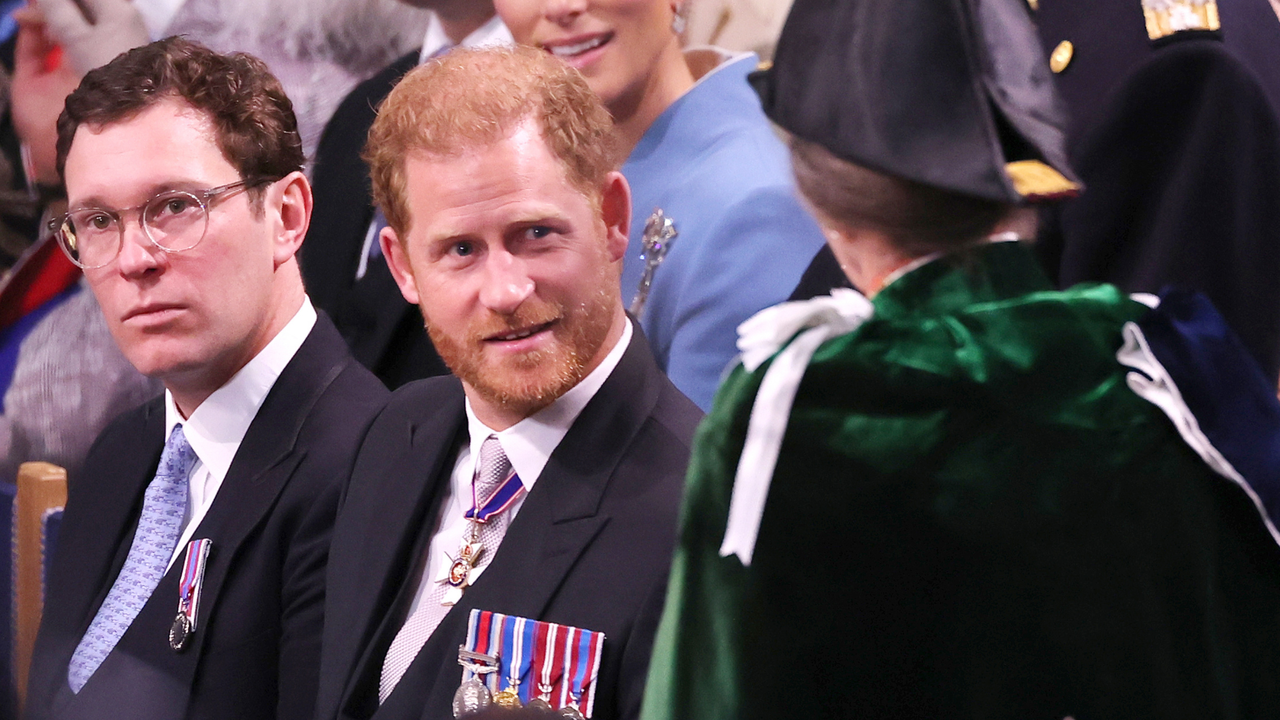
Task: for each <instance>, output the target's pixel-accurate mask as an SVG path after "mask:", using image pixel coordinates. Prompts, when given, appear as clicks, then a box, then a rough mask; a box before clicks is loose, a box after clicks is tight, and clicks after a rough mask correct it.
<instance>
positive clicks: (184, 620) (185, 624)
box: [169, 613, 191, 652]
mask: <svg viewBox="0 0 1280 720" xmlns="http://www.w3.org/2000/svg"><path fill="white" fill-rule="evenodd" d="M190 638H191V618H189V617H187V614H186V613H178V617H176V618H174V619H173V626H172V627H170V628H169V647H171V648H173V651H174V652H182V648H184V647H186V646H187V640H188V639H190Z"/></svg>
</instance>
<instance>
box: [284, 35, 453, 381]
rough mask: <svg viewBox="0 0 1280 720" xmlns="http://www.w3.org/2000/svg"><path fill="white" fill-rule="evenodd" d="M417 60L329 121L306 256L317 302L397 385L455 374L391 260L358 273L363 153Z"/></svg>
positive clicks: (406, 61)
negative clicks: (384, 107) (384, 106)
mask: <svg viewBox="0 0 1280 720" xmlns="http://www.w3.org/2000/svg"><path fill="white" fill-rule="evenodd" d="M417 64H418V52H417V51H414V52H412V53H409V54H408V55H405V56H404V57H402V58H400V59H399V60H396V61H395V62H394V63H392V64H391V65H390V66H389V67H387V68H386V69H384V70H383V71H382V72H380V73H378V74H377V75H375V76H373V77H372V78H369V79H368V80H366V81H364V82H363V83H361V84H359V85H357V86H356V88H355V89H354V90H352V91H351V93H350V94H348V95H347V97H346V98H345V99H344V100H343V101H342V104H341V105H339V106H338V109H337V110H336V111H335V112H334V114H333V118H331V119H330V120H329V124H328V125H326V126H325V130H324V134H323V135H322V136H321V137H320V145H319V147H318V148H317V150H316V162H315V171H314V173H313V175H314V176H315V182H314V184H313V186H312V189H313V192H314V193H315V211H314V213H313V214H312V217H311V228H310V229H309V230H308V231H307V240H306V242H305V243H303V245H302V250H301V252H300V255H299V259H300V263H301V265H302V277H303V280H304V281H305V282H306V284H307V292H308V293H309V294H310V295H311V299H312V301H313V302H314V303H315V304H316V307H318V308H321V309H323V310H324V311H326V312H328V313H329V314H330V315H332V316H333V319H334V323H335V324H336V325H337V326H338V330H339V332H341V333H342V336H343V337H345V338H346V339H347V342H348V343H349V344H350V346H351V352H352V354H354V355H355V356H356V359H357V360H359V361H360V362H361V363H363V364H364V366H365V367H367V368H369V369H370V370H372V371H373V372H374V374H375V375H377V376H378V377H379V378H380V379H381V380H382V381H383V382H384V383H386V384H387V386H389V387H391V388H396V387H399V386H400V385H403V384H404V383H406V382H408V381H410V380H417V379H419V378H424V377H430V376H433V375H444V374H447V373H448V372H449V371H448V368H446V367H445V365H444V362H443V361H441V360H440V356H439V355H437V354H436V351H435V348H434V347H433V346H432V345H431V341H430V340H429V339H428V338H427V334H426V332H425V331H424V330H423V329H422V316H421V315H419V314H418V309H417V307H415V306H413V305H411V304H409V303H408V302H406V301H405V299H404V297H403V296H402V295H401V294H400V289H399V288H398V287H397V286H396V283H395V279H394V278H392V277H391V271H390V270H389V269H387V263H386V261H385V260H383V259H382V258H380V257H379V258H378V259H375V260H373V261H371V262H370V263H369V268H368V270H367V271H366V273H365V275H364V277H362V278H361V279H360V280H359V281H357V280H356V279H355V278H356V267H357V266H358V265H359V263H360V250H361V248H362V247H363V245H364V239H365V234H366V233H367V232H368V230H369V223H370V222H372V221H373V212H374V209H373V200H372V190H371V185H370V181H369V168H368V166H367V165H365V162H364V160H362V159H361V158H360V153H361V152H362V151H363V149H364V144H365V140H366V139H367V138H368V136H369V128H370V127H372V126H373V121H374V118H375V117H377V112H376V108H377V107H378V105H379V104H380V103H381V102H382V101H383V100H384V99H385V98H386V97H387V94H388V93H390V92H391V88H393V87H395V84H396V83H397V82H399V81H400V78H402V77H404V75H405V73H407V72H409V71H410V70H412V69H413V68H414V67H415V66H417Z"/></svg>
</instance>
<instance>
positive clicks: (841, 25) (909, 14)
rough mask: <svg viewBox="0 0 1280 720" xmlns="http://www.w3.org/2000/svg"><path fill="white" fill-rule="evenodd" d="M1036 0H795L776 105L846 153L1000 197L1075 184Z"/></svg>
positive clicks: (769, 83) (776, 81)
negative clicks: (1036, 21)
mask: <svg viewBox="0 0 1280 720" xmlns="http://www.w3.org/2000/svg"><path fill="white" fill-rule="evenodd" d="M1029 13H1030V8H1029V7H1028V6H1027V4H1026V2H1025V0H796V2H795V5H794V6H793V7H792V9H791V14H790V16H788V18H787V23H786V26H785V27H784V28H783V31H782V36H781V38H780V39H779V42H778V49H777V53H776V55H775V56H774V63H773V66H772V68H770V69H769V70H767V71H765V72H762V73H758V74H757V76H756V77H755V78H754V79H753V82H754V83H755V85H756V88H757V90H758V91H759V92H760V95H761V100H762V102H763V105H764V110H765V112H766V113H767V114H768V115H769V117H770V118H771V119H772V120H773V121H774V122H776V123H777V124H778V125H780V126H781V127H782V128H783V129H785V130H787V131H788V132H790V133H792V134H794V135H796V136H798V137H800V138H802V139H805V140H809V141H811V142H815V143H818V144H820V145H822V146H824V147H825V148H827V149H828V150H830V151H831V152H832V153H834V154H835V155H836V156H838V157H841V158H843V159H845V160H849V161H851V162H854V163H857V164H859V165H863V166H865V167H869V168H872V169H874V170H878V171H880V172H883V173H886V174H889V175H893V176H896V177H901V178H905V179H908V180H914V181H916V182H920V183H923V184H926V185H930V186H933V187H937V188H941V189H944V190H950V191H953V192H957V193H961V194H964V195H971V196H975V197H982V198H987V199H990V200H996V201H1001V202H1013V203H1017V202H1022V201H1024V200H1027V199H1035V198H1043V197H1054V196H1061V195H1068V194H1073V193H1074V192H1076V191H1078V190H1079V185H1078V183H1077V181H1076V180H1075V177H1074V175H1073V173H1072V171H1071V169H1070V167H1069V166H1068V165H1067V161H1066V153H1065V151H1064V147H1065V127H1066V121H1065V117H1064V112H1063V109H1062V105H1061V103H1060V102H1059V100H1058V98H1057V96H1056V95H1054V89H1053V81H1052V79H1051V76H1050V72H1049V68H1048V64H1047V62H1046V60H1045V57H1044V53H1043V51H1042V49H1041V45H1040V39H1039V37H1038V36H1037V34H1036V30H1035V28H1034V26H1033V25H1032V22H1031V18H1030V16H1029Z"/></svg>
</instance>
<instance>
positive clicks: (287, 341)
mask: <svg viewBox="0 0 1280 720" xmlns="http://www.w3.org/2000/svg"><path fill="white" fill-rule="evenodd" d="M315 324H316V310H315V308H314V307H313V306H312V305H311V299H310V298H307V297H305V296H304V297H303V300H302V307H300V308H298V312H296V313H294V315H293V319H291V320H290V321H289V322H288V323H287V324H286V325H285V326H284V328H282V329H281V330H280V332H279V333H277V334H276V336H275V337H274V338H272V339H271V342H269V343H267V346H266V347H264V348H262V350H261V351H260V352H259V353H258V354H257V355H255V356H254V358H253V359H252V360H250V361H249V362H248V364H246V365H245V366H244V367H242V368H240V371H239V372H237V373H236V374H235V375H233V376H232V377H231V379H230V380H228V381H227V382H226V384H225V385H223V386H222V387H220V388H218V389H217V390H215V391H214V392H213V394H212V395H210V396H209V397H208V398H207V399H206V400H205V401H204V402H202V403H200V407H197V408H196V409H195V412H193V413H191V417H189V418H187V419H186V420H183V419H182V415H181V414H180V413H179V412H178V406H177V405H176V404H175V403H174V401H173V394H172V393H170V392H169V391H168V390H165V392H164V436H165V437H166V438H168V437H169V434H170V433H172V432H173V426H174V425H177V424H178V423H182V430H183V433H184V434H185V435H186V437H187V442H188V443H190V444H191V449H192V450H194V451H195V453H196V457H198V458H200V462H202V463H204V466H205V467H206V468H207V469H208V470H209V472H210V473H212V474H214V475H215V476H217V477H219V478H222V477H226V474H227V470H228V469H229V468H230V467H231V461H232V459H233V458H235V456H236V451H237V450H239V448H240V441H241V440H243V439H244V435H245V433H246V432H248V430H249V423H251V422H253V418H254V416H255V415H257V414H258V409H259V408H261V407H262V403H263V401H264V400H266V398H267V393H269V392H271V387H272V386H273V385H275V383H276V380H277V379H278V378H279V377H280V373H282V372H284V368H285V366H286V365H288V364H289V361H290V360H292V359H293V356H294V354H295V353H297V352H298V348H299V347H301V346H302V342H303V341H304V340H306V339H307V335H309V334H310V333H311V328H312V327H314V326H315Z"/></svg>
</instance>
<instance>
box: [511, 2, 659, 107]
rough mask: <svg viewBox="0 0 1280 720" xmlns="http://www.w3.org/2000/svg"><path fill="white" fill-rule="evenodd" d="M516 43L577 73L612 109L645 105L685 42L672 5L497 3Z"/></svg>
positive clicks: (656, 3)
mask: <svg viewBox="0 0 1280 720" xmlns="http://www.w3.org/2000/svg"><path fill="white" fill-rule="evenodd" d="M494 5H495V7H496V8H497V10H498V14H499V15H500V16H501V17H502V20H503V22H504V23H506V25H507V27H508V28H510V30H511V34H512V35H513V36H514V37H515V39H516V41H517V42H519V43H522V44H525V45H533V46H536V47H540V48H542V49H544V50H546V51H547V52H550V53H551V54H553V55H555V56H557V57H559V58H561V59H563V60H564V61H565V62H566V63H568V64H569V65H571V66H573V67H574V68H577V69H578V71H579V72H581V73H582V75H583V76H584V77H585V78H586V79H587V83H588V84H590V86H591V89H592V90H594V91H595V92H596V94H597V95H599V96H600V98H601V100H603V101H604V104H605V106H606V107H608V108H609V109H610V111H612V112H613V113H614V115H615V116H617V115H618V114H619V112H618V109H619V108H626V107H635V106H637V105H639V104H641V100H642V99H643V97H644V95H645V93H646V91H647V90H648V89H649V88H650V87H652V86H654V85H656V84H658V82H659V78H660V76H661V73H662V71H663V63H664V62H666V61H667V59H668V58H670V57H671V52H672V51H673V50H674V51H675V53H676V56H677V57H678V56H679V38H678V37H677V36H676V34H675V32H674V31H673V30H672V21H673V19H674V17H675V12H676V6H675V4H674V3H672V1H671V0H495V1H494Z"/></svg>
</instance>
